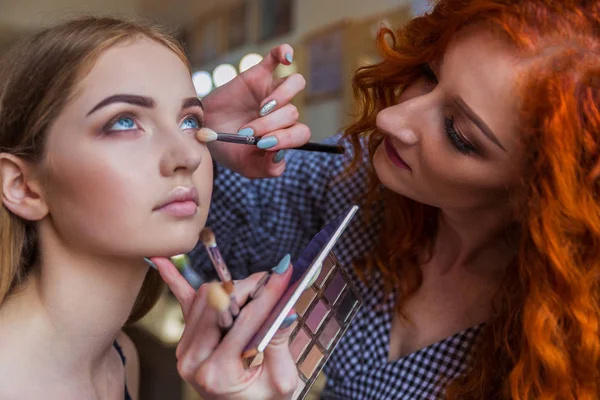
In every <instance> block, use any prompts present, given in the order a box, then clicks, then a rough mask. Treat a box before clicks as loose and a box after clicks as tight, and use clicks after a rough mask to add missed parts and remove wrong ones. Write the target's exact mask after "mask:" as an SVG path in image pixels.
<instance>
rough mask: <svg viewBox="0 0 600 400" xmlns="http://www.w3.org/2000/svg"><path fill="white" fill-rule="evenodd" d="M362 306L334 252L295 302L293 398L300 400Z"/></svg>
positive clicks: (292, 342) (292, 339) (292, 349)
mask: <svg viewBox="0 0 600 400" xmlns="http://www.w3.org/2000/svg"><path fill="white" fill-rule="evenodd" d="M361 304H362V300H361V298H360V295H359V294H358V290H357V289H356V288H355V287H354V286H353V285H352V283H351V280H350V278H349V277H348V275H347V274H346V272H345V271H344V269H343V267H342V266H341V265H340V263H339V261H338V260H337V258H336V257H335V255H334V254H333V253H329V254H328V255H327V258H325V261H324V262H323V266H322V268H321V271H320V273H319V275H318V277H317V279H316V280H315V281H314V283H313V284H312V285H311V286H310V287H309V288H308V289H306V290H305V291H304V293H302V296H300V299H299V300H298V302H297V303H296V306H295V310H296V313H297V314H298V320H297V321H296V323H295V325H294V330H293V332H292V335H291V336H290V350H291V352H292V356H293V357H294V362H295V363H296V367H297V369H298V376H299V377H300V383H299V385H298V388H297V389H296V392H295V393H294V396H293V399H296V400H297V399H303V398H304V397H305V396H306V395H307V394H308V392H309V390H310V388H311V386H312V385H313V384H314V382H315V380H316V378H317V376H318V375H319V372H321V369H323V366H324V365H325V363H326V362H327V360H328V359H329V356H330V355H331V353H332V352H333V350H334V349H335V347H336V346H337V344H338V342H339V340H340V338H341V337H342V335H343V334H344V333H345V332H346V329H347V328H348V326H349V325H350V323H351V322H352V319H353V318H354V316H355V315H356V313H357V312H358V309H359V308H360V306H361Z"/></svg>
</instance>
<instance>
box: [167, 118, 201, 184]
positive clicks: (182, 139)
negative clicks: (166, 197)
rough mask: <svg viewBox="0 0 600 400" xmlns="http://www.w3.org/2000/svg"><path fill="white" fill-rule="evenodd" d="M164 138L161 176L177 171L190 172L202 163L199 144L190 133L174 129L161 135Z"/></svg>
mask: <svg viewBox="0 0 600 400" xmlns="http://www.w3.org/2000/svg"><path fill="white" fill-rule="evenodd" d="M162 136H163V137H165V140H164V141H162V143H161V145H162V146H164V148H163V153H162V158H161V163H160V172H161V174H162V175H163V176H172V175H175V174H177V173H188V174H191V173H193V172H194V171H196V169H198V166H199V165H200V163H202V154H203V152H202V148H201V145H200V144H199V143H198V142H197V141H196V140H195V139H194V137H193V135H192V134H189V133H187V132H182V131H181V130H179V129H174V130H173V132H169V134H167V135H162Z"/></svg>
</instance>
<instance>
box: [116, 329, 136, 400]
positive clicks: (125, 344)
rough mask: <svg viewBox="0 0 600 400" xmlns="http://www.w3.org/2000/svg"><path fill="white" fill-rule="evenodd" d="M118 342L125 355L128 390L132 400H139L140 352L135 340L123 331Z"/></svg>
mask: <svg viewBox="0 0 600 400" xmlns="http://www.w3.org/2000/svg"><path fill="white" fill-rule="evenodd" d="M117 342H118V343H119V346H121V349H123V355H124V356H125V379H126V382H127V390H128V391H129V394H130V395H131V398H132V400H138V391H139V382H140V360H139V358H138V352H137V349H136V347H135V344H134V343H133V340H131V338H130V337H129V336H127V334H126V333H125V332H123V331H121V334H120V335H119V337H118V338H117Z"/></svg>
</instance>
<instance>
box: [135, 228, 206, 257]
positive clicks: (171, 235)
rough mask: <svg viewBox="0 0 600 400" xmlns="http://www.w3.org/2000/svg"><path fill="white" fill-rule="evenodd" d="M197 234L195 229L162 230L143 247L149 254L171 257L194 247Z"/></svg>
mask: <svg viewBox="0 0 600 400" xmlns="http://www.w3.org/2000/svg"><path fill="white" fill-rule="evenodd" d="M199 234H200V232H199V231H198V230H197V229H194V230H193V232H182V231H179V232H168V231H167V232H162V234H161V235H159V236H156V237H154V238H153V240H151V241H149V242H147V243H145V244H144V247H147V251H149V252H150V253H149V254H150V256H157V257H172V256H176V255H178V254H183V253H188V252H190V251H191V250H192V249H193V248H194V247H196V244H198V241H199V238H198V237H199Z"/></svg>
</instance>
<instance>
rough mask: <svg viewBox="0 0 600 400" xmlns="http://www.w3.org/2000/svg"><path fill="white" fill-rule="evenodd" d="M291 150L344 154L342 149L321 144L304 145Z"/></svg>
mask: <svg viewBox="0 0 600 400" xmlns="http://www.w3.org/2000/svg"><path fill="white" fill-rule="evenodd" d="M292 150H306V151H317V152H320V153H330V154H344V151H345V150H344V148H343V147H342V146H339V145H335V144H323V143H312V142H309V143H306V144H305V145H302V146H300V147H292Z"/></svg>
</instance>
